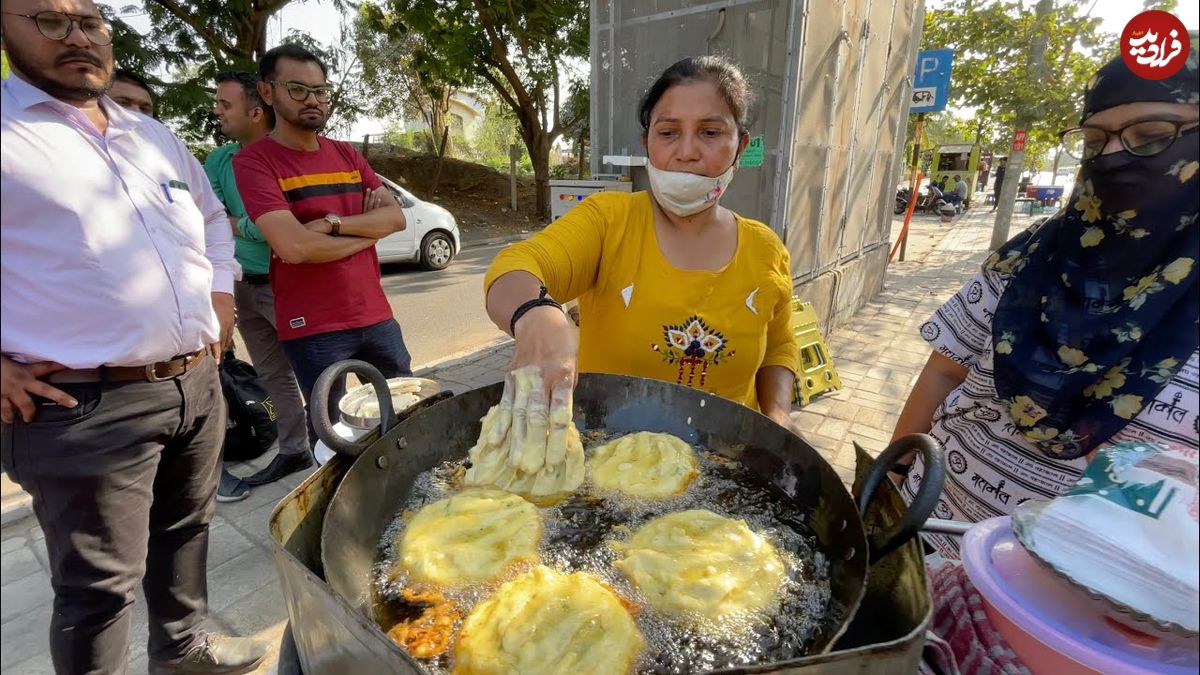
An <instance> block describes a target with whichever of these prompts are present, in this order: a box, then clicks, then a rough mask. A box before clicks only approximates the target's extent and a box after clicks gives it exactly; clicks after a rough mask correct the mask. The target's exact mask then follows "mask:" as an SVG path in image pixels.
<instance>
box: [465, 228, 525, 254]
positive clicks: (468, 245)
mask: <svg viewBox="0 0 1200 675" xmlns="http://www.w3.org/2000/svg"><path fill="white" fill-rule="evenodd" d="M532 236H533V233H532V232H530V233H528V234H510V235H507V236H503V237H488V238H486V239H471V240H463V242H462V250H464V251H468V250H471V249H475V248H486V247H488V246H499V245H500V244H512V243H515V242H518V241H524V240H526V239H528V238H530V237H532Z"/></svg>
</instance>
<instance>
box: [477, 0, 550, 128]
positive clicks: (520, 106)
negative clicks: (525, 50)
mask: <svg viewBox="0 0 1200 675" xmlns="http://www.w3.org/2000/svg"><path fill="white" fill-rule="evenodd" d="M473 1H474V4H475V12H476V13H477V14H478V15H479V21H480V23H481V24H482V25H483V30H484V32H485V33H486V34H487V37H488V42H489V43H490V44H491V47H492V57H493V63H492V65H494V66H495V67H496V69H497V70H499V71H500V73H501V74H502V75H504V79H505V80H507V81H508V84H509V86H511V87H512V94H513V98H515V99H516V101H515V103H516V105H513V112H515V113H517V117H518V118H519V119H522V125H524V124H529V125H530V128H529V131H530V134H532V133H533V131H534V128H533V125H534V124H535V123H536V122H537V120H536V119H531V120H525V119H523V118H525V117H527V116H528V115H529V110H530V109H531V108H534V107H535V106H534V104H533V101H532V99H531V98H530V96H529V92H528V91H527V90H526V89H525V85H524V84H523V83H522V82H521V76H520V75H519V74H517V71H516V70H515V69H514V68H513V66H512V63H511V62H510V61H509V60H508V50H507V48H505V46H504V42H503V41H502V40H501V39H500V35H499V34H498V33H497V32H496V27H495V26H493V25H492V24H491V22H490V21H489V20H488V13H487V7H486V6H485V5H484V4H483V0H473ZM481 70H482V71H484V72H481V73H480V74H481V75H483V76H484V78H485V79H487V80H488V81H489V82H491V83H492V84H493V85H494V86H496V87H497V88H498V90H500V91H502V90H504V87H501V86H500V85H499V84H498V83H497V82H496V80H495V78H494V76H490V74H489V73H487V72H486V71H487V68H486V67H485V68H483V69H481ZM506 98H507V97H506ZM510 105H512V102H511V101H510ZM530 138H532V135H531V136H530Z"/></svg>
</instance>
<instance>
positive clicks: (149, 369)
mask: <svg viewBox="0 0 1200 675" xmlns="http://www.w3.org/2000/svg"><path fill="white" fill-rule="evenodd" d="M166 363H167V362H159V363H151V364H150V365H148V366H146V381H147V382H164V381H166V380H169V379H171V378H170V377H161V376H160V375H159V374H158V367H159V366H162V365H166Z"/></svg>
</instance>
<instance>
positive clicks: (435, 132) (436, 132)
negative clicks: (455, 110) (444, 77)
mask: <svg viewBox="0 0 1200 675" xmlns="http://www.w3.org/2000/svg"><path fill="white" fill-rule="evenodd" d="M431 103H432V107H431V108H430V111H429V113H430V114H429V149H430V151H431V152H433V153H435V154H436V153H437V152H438V143H439V141H441V140H442V139H443V138H444V137H445V135H446V112H445V111H444V110H443V109H442V104H441V101H439V100H437V99H436V98H435V99H431Z"/></svg>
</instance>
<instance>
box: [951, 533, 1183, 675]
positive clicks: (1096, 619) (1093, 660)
mask: <svg viewBox="0 0 1200 675" xmlns="http://www.w3.org/2000/svg"><path fill="white" fill-rule="evenodd" d="M962 562H963V567H964V568H965V569H966V572H967V576H968V577H970V579H971V583H973V584H974V585H975V587H976V588H977V589H978V590H979V593H980V594H981V595H982V596H983V597H984V599H985V600H986V601H987V602H988V604H990V605H991V606H992V608H993V609H995V610H996V611H998V612H1000V613H1001V614H1003V615H1004V617H1005V618H1007V619H1008V620H1009V621H1011V622H1012V623H1013V624H1015V625H1016V626H1018V627H1020V628H1021V629H1022V630H1024V631H1025V632H1027V633H1028V634H1030V636H1032V637H1034V638H1036V639H1037V640H1038V641H1039V642H1041V643H1043V644H1045V645H1046V646H1048V647H1050V648H1052V649H1053V650H1054V651H1056V652H1058V653H1059V654H1061V655H1063V656H1065V657H1067V658H1069V659H1071V660H1072V661H1075V662H1076V663H1079V664H1080V665H1082V666H1084V667H1086V668H1088V669H1091V670H1094V671H1097V672H1100V673H1170V674H1175V673H1179V674H1180V675H1183V674H1184V673H1187V674H1188V675H1195V673H1196V672H1197V669H1198V668H1200V653H1198V652H1197V645H1196V644H1195V643H1188V642H1184V641H1181V640H1178V639H1172V638H1169V637H1161V636H1158V635H1153V636H1150V635H1147V636H1140V635H1138V634H1137V633H1136V632H1133V633H1132V634H1131V632H1128V631H1125V630H1122V629H1121V628H1119V627H1117V626H1114V625H1113V622H1112V620H1111V619H1106V617H1105V615H1104V614H1103V613H1102V612H1100V611H1098V610H1097V608H1096V606H1095V605H1094V604H1092V602H1091V601H1090V600H1089V599H1088V598H1086V597H1084V596H1083V595H1082V594H1081V593H1080V592H1079V591H1077V590H1075V589H1073V588H1071V587H1070V586H1069V585H1068V584H1067V583H1066V582H1065V581H1062V580H1059V579H1056V578H1055V577H1054V575H1053V574H1052V573H1051V572H1050V571H1049V570H1046V569H1044V568H1043V567H1042V566H1041V565H1040V564H1038V562H1037V561H1036V560H1034V559H1033V558H1032V557H1030V555H1029V553H1028V552H1027V551H1026V550H1025V547H1024V546H1022V545H1021V543H1020V542H1019V541H1017V539H1016V537H1015V536H1014V535H1013V533H1012V521H1011V519H1010V518H1009V517H1008V516H1004V517H1002V518H992V519H991V520H985V521H983V522H980V523H977V524H976V525H975V526H974V527H972V528H971V529H970V530H969V531H968V532H967V534H966V535H964V537H963V543H962Z"/></svg>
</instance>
